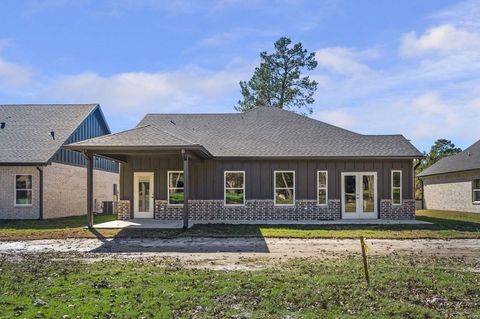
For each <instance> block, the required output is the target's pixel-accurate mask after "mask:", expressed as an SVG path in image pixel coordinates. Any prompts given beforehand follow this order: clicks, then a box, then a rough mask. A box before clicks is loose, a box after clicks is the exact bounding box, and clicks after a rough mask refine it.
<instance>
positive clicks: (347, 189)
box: [342, 174, 358, 218]
mask: <svg viewBox="0 0 480 319" xmlns="http://www.w3.org/2000/svg"><path fill="white" fill-rule="evenodd" d="M342 197H343V205H342V207H343V218H358V217H357V215H358V214H357V212H358V207H357V197H358V191H357V175H356V174H344V175H343V177H342Z"/></svg>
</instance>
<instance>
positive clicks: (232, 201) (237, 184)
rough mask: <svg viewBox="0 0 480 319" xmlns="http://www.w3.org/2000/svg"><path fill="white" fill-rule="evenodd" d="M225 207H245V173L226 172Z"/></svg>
mask: <svg viewBox="0 0 480 319" xmlns="http://www.w3.org/2000/svg"><path fill="white" fill-rule="evenodd" d="M224 200H225V205H227V206H243V205H244V204H245V172H244V171H226V172H225V198H224Z"/></svg>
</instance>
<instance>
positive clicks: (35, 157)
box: [0, 104, 119, 219]
mask: <svg viewBox="0 0 480 319" xmlns="http://www.w3.org/2000/svg"><path fill="white" fill-rule="evenodd" d="M109 133H110V129H109V128H108V126H107V123H106V122H105V118H104V116H103V114H102V111H101V110H100V107H99V106H98V105H96V104H91V105H0V219H43V218H55V217H64V216H72V215H81V214H85V213H86V211H87V202H86V201H87V184H86V176H87V175H86V172H87V170H86V168H85V164H86V159H85V158H84V156H83V155H82V154H80V153H78V152H74V151H71V150H67V149H64V148H63V145H64V144H66V143H73V142H77V141H81V140H85V139H87V138H92V137H97V136H101V135H105V134H109ZM95 168H96V169H95V174H94V175H95V185H96V186H95V190H94V201H95V204H96V207H95V210H100V209H101V207H100V206H101V203H102V201H112V200H113V187H114V186H113V185H114V184H118V178H119V177H118V164H117V163H116V162H114V161H112V160H109V159H104V158H97V159H96V160H95Z"/></svg>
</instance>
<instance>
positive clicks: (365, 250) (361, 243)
mask: <svg viewBox="0 0 480 319" xmlns="http://www.w3.org/2000/svg"><path fill="white" fill-rule="evenodd" d="M360 245H361V246H362V258H363V268H364V269H365V280H366V281H367V286H368V287H369V286H370V276H369V275H368V260H367V244H365V240H364V239H363V236H360Z"/></svg>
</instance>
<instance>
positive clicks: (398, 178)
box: [392, 171, 402, 205]
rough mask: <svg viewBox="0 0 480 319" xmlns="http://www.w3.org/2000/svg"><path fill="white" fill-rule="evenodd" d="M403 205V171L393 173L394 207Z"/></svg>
mask: <svg viewBox="0 0 480 319" xmlns="http://www.w3.org/2000/svg"><path fill="white" fill-rule="evenodd" d="M401 204H402V171H392V205H401Z"/></svg>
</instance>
